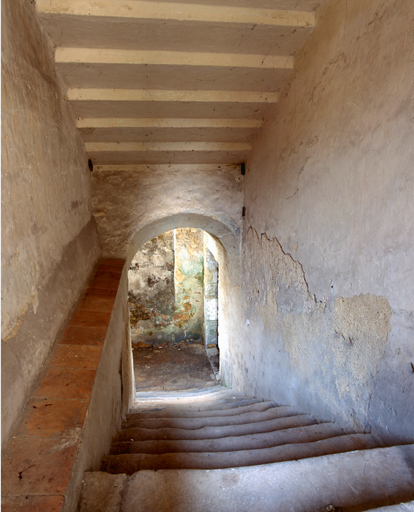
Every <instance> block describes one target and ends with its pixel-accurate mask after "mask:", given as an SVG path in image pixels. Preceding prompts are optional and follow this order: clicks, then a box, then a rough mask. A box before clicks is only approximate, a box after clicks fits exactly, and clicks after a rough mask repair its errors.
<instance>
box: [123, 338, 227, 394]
mask: <svg viewBox="0 0 414 512" xmlns="http://www.w3.org/2000/svg"><path fill="white" fill-rule="evenodd" d="M133 359H134V374H135V390H136V391H137V392H141V391H177V390H184V389H193V388H198V389H203V388H210V387H212V386H215V385H216V384H217V381H216V378H215V376H214V372H213V369H212V367H211V364H210V361H209V359H208V357H207V354H206V352H205V349H204V345H202V344H199V343H186V344H169V345H167V344H164V345H162V346H158V347H149V348H135V349H134V350H133Z"/></svg>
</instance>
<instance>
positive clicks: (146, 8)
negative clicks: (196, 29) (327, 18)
mask: <svg viewBox="0 0 414 512" xmlns="http://www.w3.org/2000/svg"><path fill="white" fill-rule="evenodd" d="M36 7H37V11H38V12H39V13H40V14H60V15H75V16H96V17H101V18H105V17H106V18H107V17H110V18H130V19H134V18H135V19H152V20H157V19H158V20H175V21H199V22H206V23H232V24H239V23H242V24H249V25H269V26H285V27H292V26H293V27H313V26H314V25H315V14H314V13H313V12H304V11H281V10H274V9H257V8H254V7H253V8H252V7H230V6H217V5H204V4H186V3H170V2H151V1H141V0H122V1H118V2H114V1H113V0H36Z"/></svg>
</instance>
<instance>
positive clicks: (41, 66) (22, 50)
mask: <svg viewBox="0 0 414 512" xmlns="http://www.w3.org/2000/svg"><path fill="white" fill-rule="evenodd" d="M2 50H3V51H2V407H3V410H2V447H4V445H5V444H6V442H7V440H8V439H9V437H10V433H11V431H12V429H13V428H14V426H15V424H16V422H17V420H18V418H19V415H20V414H21V411H22V409H23V407H24V405H25V402H26V400H27V398H28V397H29V396H30V394H31V391H32V390H33V389H34V386H35V385H36V379H37V378H38V375H39V372H40V371H41V369H42V365H43V364H44V362H45V360H46V358H47V356H48V354H49V352H50V349H51V347H52V345H53V343H54V341H55V340H56V339H57V338H58V337H59V335H60V334H61V330H62V329H63V326H64V325H65V323H66V321H67V320H68V318H69V316H70V314H71V312H72V311H73V309H74V307H75V304H76V302H77V300H78V298H79V297H80V294H81V292H82V290H83V288H84V286H85V285H86V283H87V282H88V280H89V278H90V277H91V274H92V272H93V269H94V267H95V264H96V262H97V260H98V258H99V255H100V247H99V242H98V237H97V230H96V226H95V222H94V220H93V219H92V216H91V200H90V194H91V176H90V174H91V173H90V171H89V170H88V168H87V157H86V153H85V146H84V143H83V141H82V139H81V137H80V135H79V133H78V131H77V129H76V126H75V120H74V117H73V114H72V112H71V109H70V107H69V106H68V103H67V101H66V100H65V99H64V97H63V92H62V88H61V86H60V81H59V77H58V76H57V75H56V72H55V67H54V60H53V50H52V48H51V46H50V44H49V40H48V38H47V36H46V34H45V32H44V30H43V29H42V27H41V26H40V24H39V23H38V20H37V15H36V12H35V7H34V2H32V1H30V0H6V1H5V2H2Z"/></svg>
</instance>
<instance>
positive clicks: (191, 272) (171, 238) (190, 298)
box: [128, 228, 204, 346]
mask: <svg viewBox="0 0 414 512" xmlns="http://www.w3.org/2000/svg"><path fill="white" fill-rule="evenodd" d="M203 272H204V262H203V235H202V232H201V231H200V230H198V229H191V228H183V229H176V230H172V231H168V232H166V233H163V234H162V235H159V236H157V237H155V238H153V239H151V240H149V241H148V242H147V243H145V244H144V245H143V246H142V248H141V249H140V250H139V251H138V252H137V253H136V255H135V256H134V258H133V259H132V262H131V265H130V269H129V272H128V279H129V308H130V323H131V340H132V343H133V345H135V346H147V345H158V344H160V343H164V342H167V343H171V342H180V341H191V342H202V341H203V339H204V332H203V319H204V314H203Z"/></svg>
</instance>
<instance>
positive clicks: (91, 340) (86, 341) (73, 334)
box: [60, 325, 107, 346]
mask: <svg viewBox="0 0 414 512" xmlns="http://www.w3.org/2000/svg"><path fill="white" fill-rule="evenodd" d="M106 331H107V327H106V326H104V327H102V326H101V327H78V326H76V325H69V326H68V327H66V329H65V332H64V333H63V337H62V339H61V340H60V343H61V344H64V345H95V346H96V345H103V343H104V341H105V337H106Z"/></svg>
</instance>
